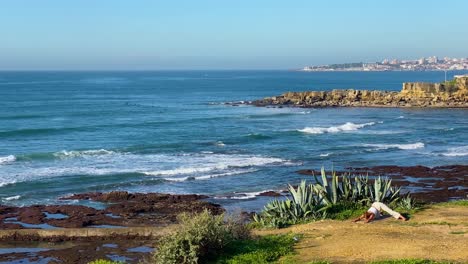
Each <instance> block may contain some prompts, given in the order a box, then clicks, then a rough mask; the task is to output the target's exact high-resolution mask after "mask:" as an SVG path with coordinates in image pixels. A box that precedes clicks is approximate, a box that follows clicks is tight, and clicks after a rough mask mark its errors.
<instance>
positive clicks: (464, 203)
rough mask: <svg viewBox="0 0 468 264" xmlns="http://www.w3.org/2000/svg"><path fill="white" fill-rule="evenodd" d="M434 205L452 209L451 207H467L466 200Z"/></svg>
mask: <svg viewBox="0 0 468 264" xmlns="http://www.w3.org/2000/svg"><path fill="white" fill-rule="evenodd" d="M435 205H437V206H444V207H452V206H462V207H467V206H468V200H456V201H450V202H445V203H438V204H435Z"/></svg>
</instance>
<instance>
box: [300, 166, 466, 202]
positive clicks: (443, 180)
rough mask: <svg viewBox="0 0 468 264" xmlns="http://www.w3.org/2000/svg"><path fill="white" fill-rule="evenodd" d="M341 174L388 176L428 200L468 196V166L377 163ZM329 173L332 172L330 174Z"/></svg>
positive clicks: (418, 196)
mask: <svg viewBox="0 0 468 264" xmlns="http://www.w3.org/2000/svg"><path fill="white" fill-rule="evenodd" d="M346 170H347V171H343V172H337V173H338V174H343V173H352V174H358V175H370V176H388V177H389V178H391V179H392V181H393V183H394V184H395V185H397V186H401V187H403V188H405V189H406V190H410V191H411V190H412V189H415V190H416V191H412V192H411V193H412V196H413V197H415V198H417V199H419V200H422V201H426V202H445V201H448V200H452V199H466V198H468V196H467V190H468V187H467V179H468V165H449V166H439V167H434V168H429V167H425V166H410V167H402V166H393V165H392V166H375V167H361V168H346ZM298 173H300V174H304V175H313V174H315V175H319V173H320V172H319V171H314V170H300V171H298ZM327 175H330V174H329V173H327Z"/></svg>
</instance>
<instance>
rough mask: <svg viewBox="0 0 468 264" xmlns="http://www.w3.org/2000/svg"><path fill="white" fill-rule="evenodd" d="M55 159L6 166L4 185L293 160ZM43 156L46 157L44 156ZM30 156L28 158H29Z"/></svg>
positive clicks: (205, 175) (245, 168) (207, 173)
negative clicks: (82, 176)
mask: <svg viewBox="0 0 468 264" xmlns="http://www.w3.org/2000/svg"><path fill="white" fill-rule="evenodd" d="M47 155H48V156H52V159H51V160H46V161H44V160H41V161H37V160H29V161H30V162H24V163H22V164H20V163H18V165H17V166H15V165H13V166H5V167H3V168H2V170H1V173H0V186H5V185H7V184H11V183H16V182H27V181H34V180H39V179H44V178H53V177H59V176H77V175H99V176H103V177H105V176H107V175H123V174H129V173H131V174H135V175H136V176H135V177H138V175H139V176H142V177H143V176H145V175H146V176H159V177H161V179H163V178H166V179H168V178H174V181H182V180H190V179H197V180H206V179H210V178H216V177H223V176H228V175H236V174H242V173H249V172H253V171H254V170H258V169H259V168H260V167H265V166H278V165H283V166H291V165H296V164H294V163H292V162H291V161H288V160H284V159H281V158H275V157H266V156H260V155H247V154H216V153H212V152H200V153H178V154H136V153H130V152H116V151H109V150H104V149H99V150H84V151H61V152H56V153H54V154H47ZM41 159H43V158H41ZM25 160H26V159H25ZM18 166H21V167H18Z"/></svg>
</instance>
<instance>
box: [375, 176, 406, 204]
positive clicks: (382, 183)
mask: <svg viewBox="0 0 468 264" xmlns="http://www.w3.org/2000/svg"><path fill="white" fill-rule="evenodd" d="M400 190H401V188H396V187H393V186H392V180H391V179H389V178H382V177H380V176H379V177H377V178H376V179H375V180H374V188H373V190H372V191H371V193H370V194H371V198H372V200H373V201H375V202H383V203H393V202H396V201H397V200H398V199H399V198H400Z"/></svg>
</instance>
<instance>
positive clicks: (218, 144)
mask: <svg viewBox="0 0 468 264" xmlns="http://www.w3.org/2000/svg"><path fill="white" fill-rule="evenodd" d="M215 145H216V146H218V147H224V146H226V144H224V142H222V141H218V142H216V143H215Z"/></svg>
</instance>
